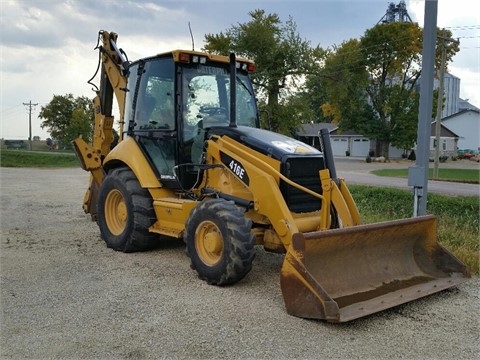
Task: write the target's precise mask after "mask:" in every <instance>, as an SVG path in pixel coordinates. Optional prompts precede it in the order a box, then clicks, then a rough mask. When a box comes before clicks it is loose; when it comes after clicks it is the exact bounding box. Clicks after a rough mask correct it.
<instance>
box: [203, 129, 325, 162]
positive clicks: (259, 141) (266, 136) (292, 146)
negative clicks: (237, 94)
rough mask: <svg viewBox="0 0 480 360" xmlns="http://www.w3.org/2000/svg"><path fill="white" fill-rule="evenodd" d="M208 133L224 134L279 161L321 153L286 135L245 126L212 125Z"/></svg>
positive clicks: (316, 155) (315, 155)
mask: <svg viewBox="0 0 480 360" xmlns="http://www.w3.org/2000/svg"><path fill="white" fill-rule="evenodd" d="M210 135H219V136H224V135H226V136H228V137H230V138H232V139H234V140H235V141H238V142H239V143H241V144H243V145H245V146H248V147H249V148H251V149H252V150H255V151H258V152H260V153H262V154H264V155H267V156H270V157H272V158H274V159H277V160H280V161H281V160H283V159H284V158H285V157H290V156H295V155H300V156H303V157H305V156H314V157H318V156H319V155H321V154H322V153H321V152H320V151H319V150H317V149H316V148H314V147H312V146H310V145H307V144H305V143H303V142H301V141H298V140H295V139H293V138H290V137H288V136H285V135H281V134H277V133H274V132H272V131H268V130H263V129H257V128H251V127H247V126H238V127H212V128H210V129H209V130H208V136H210Z"/></svg>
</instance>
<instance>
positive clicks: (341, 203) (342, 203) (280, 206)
mask: <svg viewBox="0 0 480 360" xmlns="http://www.w3.org/2000/svg"><path fill="white" fill-rule="evenodd" d="M207 149H208V156H211V157H212V159H209V160H207V162H208V163H210V162H211V163H222V157H224V156H227V157H229V158H231V159H234V161H235V162H236V163H237V164H241V165H240V166H241V167H242V168H243V169H244V170H245V173H246V174H248V177H249V179H248V184H245V185H246V186H247V187H248V189H249V191H250V192H251V193H252V196H253V206H254V210H255V212H257V213H259V214H261V215H263V216H266V217H267V218H268V219H269V220H270V222H271V224H272V226H273V228H274V229H275V232H276V233H277V234H278V236H279V237H280V239H281V240H282V243H283V245H284V247H285V249H288V247H289V245H290V242H291V239H292V237H293V235H294V234H295V233H298V232H300V231H302V232H309V231H318V230H325V229H328V228H330V226H331V206H332V205H333V206H334V208H335V210H336V211H337V214H338V216H339V218H340V221H341V223H342V224H343V226H352V225H358V224H359V223H360V216H359V213H358V209H357V207H356V205H355V202H354V201H353V199H352V197H351V195H350V192H349V191H348V188H347V187H346V185H345V183H344V182H343V181H341V182H340V183H339V186H340V187H341V188H342V191H341V190H340V188H339V186H337V184H336V183H335V182H334V181H333V179H331V178H330V175H329V171H328V169H324V170H321V171H320V173H319V179H318V181H319V182H321V184H322V194H319V193H316V192H314V191H312V190H310V189H308V188H306V187H303V186H301V185H299V184H296V183H295V182H293V181H291V180H290V179H288V178H287V177H286V176H284V175H283V174H281V173H280V172H279V171H278V170H277V169H275V168H274V167H273V166H272V165H270V164H269V163H268V162H266V161H264V160H263V159H262V158H261V157H260V156H258V154H257V153H255V152H252V151H251V150H250V149H248V147H246V146H243V145H241V144H239V143H238V142H236V141H235V140H233V139H231V138H229V137H228V136H223V137H217V136H213V137H212V139H210V140H209V141H208V145H207ZM227 169H228V168H227ZM228 171H230V172H231V173H232V175H233V176H237V178H238V174H236V172H235V170H232V169H229V170H228ZM280 179H281V180H283V181H284V182H286V183H287V184H289V185H290V186H292V187H294V188H297V189H299V190H300V191H303V192H305V193H308V194H310V195H312V196H313V197H315V198H317V199H318V201H319V202H321V207H320V211H317V212H315V213H313V214H310V216H309V217H310V218H307V217H305V216H300V217H297V216H294V214H292V212H291V211H290V210H289V209H288V207H287V205H286V203H285V200H284V198H283V196H282V193H281V192H280V190H279V184H278V182H279V180H280ZM219 190H221V189H219Z"/></svg>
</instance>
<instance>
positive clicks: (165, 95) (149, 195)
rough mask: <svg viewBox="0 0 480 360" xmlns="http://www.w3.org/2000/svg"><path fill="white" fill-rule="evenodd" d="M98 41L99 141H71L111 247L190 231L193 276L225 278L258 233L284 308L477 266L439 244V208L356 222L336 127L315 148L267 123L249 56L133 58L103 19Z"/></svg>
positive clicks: (398, 288) (371, 308) (355, 314)
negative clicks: (278, 260)
mask: <svg viewBox="0 0 480 360" xmlns="http://www.w3.org/2000/svg"><path fill="white" fill-rule="evenodd" d="M97 48H98V49H99V52H100V62H99V68H100V69H101V73H100V87H99V88H98V87H97V88H96V93H97V96H96V97H95V99H94V105H95V125H94V137H93V144H87V143H86V142H85V141H83V140H82V139H81V138H78V139H76V140H75V141H74V142H73V144H74V148H75V151H76V153H77V156H78V158H79V160H80V162H81V166H82V168H83V169H84V170H87V171H89V172H90V173H91V176H90V184H89V187H88V190H87V192H86V194H85V198H84V203H83V208H84V210H85V212H86V213H89V214H91V216H92V219H93V220H96V221H97V223H98V226H99V228H100V234H101V237H102V238H103V240H105V242H106V244H107V246H108V247H110V248H112V249H114V250H117V251H123V252H132V251H141V250H146V249H149V248H150V247H152V246H153V245H155V244H156V243H158V242H159V241H162V240H161V239H162V237H161V235H162V236H169V237H173V238H178V239H183V240H184V241H185V243H186V252H187V254H188V256H189V257H190V260H191V267H192V268H193V269H195V270H196V271H197V273H198V276H199V278H201V279H203V280H205V281H206V282H208V283H209V284H214V285H228V284H233V283H235V282H237V281H239V280H241V279H242V278H243V277H244V276H245V275H246V274H247V273H248V272H249V271H250V269H251V267H252V261H253V259H254V256H255V245H262V246H263V247H264V248H265V249H266V250H269V251H274V252H282V253H285V254H286V255H285V260H284V263H283V266H282V270H281V288H282V292H283V297H284V299H285V305H286V309H287V312H288V313H289V314H291V315H295V316H299V317H304V318H315V319H325V320H327V321H329V322H345V321H349V320H352V319H355V318H359V317H363V316H365V315H368V314H371V313H374V312H377V311H380V310H383V309H386V308H389V307H392V306H395V305H398V304H402V303H405V302H408V301H410V300H413V299H417V298H419V297H423V296H426V295H428V294H432V293H435V292H438V291H440V290H443V289H446V288H449V287H452V286H455V285H457V284H459V283H461V282H463V281H465V280H466V279H467V278H468V277H469V272H468V269H467V268H466V267H465V265H464V264H462V263H461V262H460V261H458V260H457V259H456V258H455V257H454V256H452V255H451V254H450V253H449V252H448V251H446V250H445V249H444V248H443V247H442V246H440V245H439V244H438V243H437V240H436V222H435V221H436V220H435V218H434V217H433V216H425V217H417V218H411V219H404V220H398V221H393V222H384V223H376V224H369V225H362V224H361V221H360V215H359V212H358V210H357V207H356V204H355V201H354V200H353V198H352V196H351V194H350V192H349V190H348V188H347V186H346V184H345V182H344V181H343V180H342V179H339V178H337V176H336V174H335V168H334V163H333V156H332V151H331V146H330V143H329V137H328V133H321V134H320V135H321V136H320V138H321V140H322V141H321V142H322V146H323V147H322V151H319V150H318V149H316V148H314V147H311V146H309V145H306V144H304V143H302V142H300V141H297V140H295V139H292V138H289V137H286V136H283V135H280V134H277V133H274V132H271V131H268V130H263V129H261V128H260V126H259V118H258V112H257V107H256V100H255V96H254V90H253V87H252V84H251V82H250V78H249V73H250V72H251V71H253V70H254V68H255V65H254V63H253V62H251V61H249V60H247V59H243V58H236V57H235V55H234V54H231V55H230V56H229V57H227V56H218V55H212V54H207V53H201V52H197V51H193V50H192V51H190V50H175V51H171V52H167V53H162V54H158V55H155V56H152V57H148V58H144V59H140V60H137V61H133V62H130V61H129V60H128V59H127V57H126V55H125V53H124V52H123V50H121V49H119V48H118V47H117V34H115V33H113V32H107V31H100V33H99V43H98V45H97ZM97 71H98V69H97ZM114 97H115V98H116V99H117V102H118V108H119V114H120V118H119V120H118V124H119V131H118V135H119V138H118V139H116V138H115V137H114V132H113V125H114V118H113V116H112V103H113V98H114Z"/></svg>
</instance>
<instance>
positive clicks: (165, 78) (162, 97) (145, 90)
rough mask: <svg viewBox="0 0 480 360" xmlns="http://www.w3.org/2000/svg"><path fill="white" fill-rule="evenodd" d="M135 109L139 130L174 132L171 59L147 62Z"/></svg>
mask: <svg viewBox="0 0 480 360" xmlns="http://www.w3.org/2000/svg"><path fill="white" fill-rule="evenodd" d="M137 99H138V100H137V104H136V108H135V123H136V124H135V125H136V126H135V128H136V129H137V130H174V129H175V112H174V65H173V62H172V60H171V59H160V60H158V59H157V60H156V61H147V62H146V63H145V68H144V73H143V74H142V77H141V80H140V86H139V89H138V97H137Z"/></svg>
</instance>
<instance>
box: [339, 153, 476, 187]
mask: <svg viewBox="0 0 480 360" xmlns="http://www.w3.org/2000/svg"><path fill="white" fill-rule="evenodd" d="M414 165H415V163H414V162H412V161H407V160H396V161H392V162H388V163H366V162H365V159H363V158H351V157H338V158H335V166H336V170H337V176H338V177H342V178H344V179H345V181H346V183H347V185H348V184H359V185H370V186H385V187H393V188H398V189H404V190H409V189H412V187H410V186H408V184H407V181H408V179H406V178H396V177H386V176H377V175H374V174H372V173H371V171H373V170H376V169H408V168H409V167H411V166H414ZM430 166H431V167H433V163H432V164H430ZM439 167H440V169H442V168H447V167H448V168H457V169H477V170H478V171H480V164H479V163H476V162H474V161H469V160H458V161H447V162H445V163H440V165H439ZM428 192H429V193H437V194H443V195H451V196H479V195H480V185H478V184H465V183H457V182H449V181H436V180H435V181H434V180H430V181H429V182H428Z"/></svg>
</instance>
